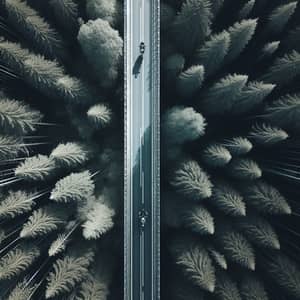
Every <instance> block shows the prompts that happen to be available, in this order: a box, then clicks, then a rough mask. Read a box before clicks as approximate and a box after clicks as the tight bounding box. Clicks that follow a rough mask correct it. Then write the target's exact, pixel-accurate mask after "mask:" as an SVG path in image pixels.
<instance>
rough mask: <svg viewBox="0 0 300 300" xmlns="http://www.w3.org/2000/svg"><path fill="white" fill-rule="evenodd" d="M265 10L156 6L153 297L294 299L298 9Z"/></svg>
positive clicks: (226, 3)
mask: <svg viewBox="0 0 300 300" xmlns="http://www.w3.org/2000/svg"><path fill="white" fill-rule="evenodd" d="M271 2H272V1H271ZM271 2H268V1H266V0H245V1H231V0H220V1H188V0H182V1H168V0H165V1H163V2H162V6H163V8H162V27H163V28H162V31H161V40H162V44H161V58H162V68H161V74H162V78H161V81H162V85H161V102H162V106H161V108H162V112H161V113H162V157H163V159H162V161H163V163H162V165H161V178H162V180H161V190H162V198H161V201H162V226H163V228H162V231H161V232H162V241H163V245H173V243H174V241H175V245H176V246H175V248H176V249H175V250H176V251H174V247H171V251H170V252H171V253H174V252H175V258H174V257H173V258H170V255H169V254H170V253H169V252H168V251H162V256H163V258H162V260H163V262H164V263H163V264H162V272H163V274H167V275H166V276H163V278H162V293H163V295H164V296H165V295H169V294H170V290H174V292H173V293H171V295H172V297H173V298H174V299H181V300H182V299H185V300H186V299H189V300H196V299H197V300H198V299H206V298H209V299H219V300H229V299H230V300H258V299H259V300H267V299H272V300H273V299H274V300H275V299H276V300H277V299H291V300H296V299H299V288H298V286H299V282H298V280H299V278H298V275H299V274H298V273H299V270H298V269H299V261H298V259H297V249H298V248H299V241H298V238H297V236H298V234H299V226H298V223H297V220H296V218H297V214H298V213H297V200H296V198H297V196H296V194H295V191H296V190H297V185H298V182H299V180H300V175H299V168H300V165H299V159H298V152H299V128H300V123H299V103H300V102H299V86H298V84H297V83H298V81H299V78H300V73H299V70H300V69H299V50H300V48H299V41H300V30H299V28H300V27H299V20H298V19H299V18H298V17H299V16H298V15H299V4H298V1H273V2H272V3H271ZM201 66H202V67H203V71H204V72H203V75H202V74H200V71H201ZM200 75H201V76H200ZM183 107H185V108H184V109H183ZM186 107H188V109H189V114H188V117H187V114H185V113H184V112H185V110H186V112H187V108H186ZM193 111H195V112H196V114H195V113H194V112H193ZM198 114H199V115H201V117H202V118H203V120H204V119H205V126H203V125H202V130H201V131H200V130H197V131H196V130H195V128H200V127H196V124H198V125H200V122H199V121H198V122H196V115H197V116H198ZM194 116H195V117H194ZM197 119H198V118H197ZM202 124H204V123H203V122H202ZM200 132H201V134H200ZM196 133H197V134H196ZM165 154H167V155H165ZM295 197H296V198H295ZM190 200H198V201H199V200H201V202H200V203H199V202H197V201H196V202H195V201H190ZM182 237H184V239H183V240H184V241H183V242H181V243H179V245H178V243H176V241H178V239H181V238H182ZM197 243H201V248H199V249H201V251H200V250H199V249H198V248H197V246H195V248H193V249H191V246H190V245H191V244H192V245H193V244H195V245H197ZM196 249H197V250H196ZM202 249H205V250H206V252H207V253H208V255H209V258H210V261H211V266H212V267H213V268H214V278H215V279H214V285H213V286H214V288H213V289H212V288H211V289H208V286H207V284H202V283H203V282H202V281H201V280H199V278H200V279H206V278H212V277H211V274H212V272H211V270H212V268H204V265H201V264H202V262H203V259H202V258H203V257H204V256H203V255H200V254H199V252H201V253H202ZM180 255H182V256H181V259H180V260H178V257H180ZM203 264H204V263H203ZM175 265H176V266H175ZM199 265H201V267H199ZM167 268H168V269H167ZM170 270H171V271H170ZM173 270H174V271H173ZM292 274H293V275H292ZM175 285H176V287H175ZM207 291H209V292H210V294H208V293H207ZM165 297H166V298H167V296H165ZM173 298H172V299H173Z"/></svg>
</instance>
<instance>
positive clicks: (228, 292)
mask: <svg viewBox="0 0 300 300" xmlns="http://www.w3.org/2000/svg"><path fill="white" fill-rule="evenodd" d="M215 294H216V296H217V297H218V299H221V300H242V298H241V296H240V293H239V290H238V287H237V284H236V283H235V282H234V281H233V280H232V279H231V278H230V277H229V276H228V275H226V273H224V272H218V273H217V280H216V290H215Z"/></svg>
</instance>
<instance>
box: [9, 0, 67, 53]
mask: <svg viewBox="0 0 300 300" xmlns="http://www.w3.org/2000/svg"><path fill="white" fill-rule="evenodd" d="M6 12H7V21H8V23H9V24H10V25H11V26H13V27H14V28H15V29H16V30H17V31H19V32H20V33H21V34H22V36H23V37H25V38H26V39H27V41H28V43H30V44H31V45H32V46H33V47H34V48H35V49H36V50H37V51H39V52H40V53H41V54H44V55H46V56H48V57H49V58H55V57H61V56H63V55H64V54H63V51H64V45H63V39H62V37H61V36H60V35H59V34H58V33H57V32H56V31H55V30H54V29H53V28H51V27H50V26H49V24H48V23H47V22H45V21H44V20H43V18H41V17H40V16H39V15H38V14H37V12H36V11H35V10H34V9H32V8H31V7H30V6H28V5H27V4H26V2H24V1H21V0H6Z"/></svg>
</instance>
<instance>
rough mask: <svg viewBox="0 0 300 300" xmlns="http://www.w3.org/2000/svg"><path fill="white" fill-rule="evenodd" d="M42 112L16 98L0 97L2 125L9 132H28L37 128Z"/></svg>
mask: <svg viewBox="0 0 300 300" xmlns="http://www.w3.org/2000/svg"><path fill="white" fill-rule="evenodd" d="M41 119H42V115H41V113H40V112H38V111H36V110H33V109H32V108H30V107H29V106H28V105H26V104H23V103H22V102H19V101H16V100H10V99H6V98H2V99H0V126H1V128H2V129H3V130H4V131H5V132H7V133H13V132H14V133H18V134H20V135H22V134H27V133H30V132H33V131H35V130H36V127H37V125H38V123H39V122H40V121H41Z"/></svg>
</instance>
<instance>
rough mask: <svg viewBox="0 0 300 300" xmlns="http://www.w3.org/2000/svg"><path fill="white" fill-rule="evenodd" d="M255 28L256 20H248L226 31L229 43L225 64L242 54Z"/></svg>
mask: <svg viewBox="0 0 300 300" xmlns="http://www.w3.org/2000/svg"><path fill="white" fill-rule="evenodd" d="M256 26H257V20H256V19H248V20H243V21H241V22H237V23H235V24H234V25H233V26H232V27H230V28H229V29H228V33H229V35H230V41H231V42H230V47H229V49H228V54H227V56H226V57H225V61H226V62H227V63H230V62H232V61H233V60H235V59H236V58H237V57H238V56H239V55H240V54H241V53H242V52H243V50H244V49H245V47H246V46H247V45H248V43H249V42H250V40H251V39H252V37H253V35H254V32H255V29H256Z"/></svg>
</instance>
